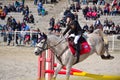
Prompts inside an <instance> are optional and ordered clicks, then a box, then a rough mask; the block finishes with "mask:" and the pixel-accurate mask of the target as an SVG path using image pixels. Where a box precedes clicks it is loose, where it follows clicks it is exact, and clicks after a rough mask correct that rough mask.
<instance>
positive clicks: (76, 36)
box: [69, 34, 81, 44]
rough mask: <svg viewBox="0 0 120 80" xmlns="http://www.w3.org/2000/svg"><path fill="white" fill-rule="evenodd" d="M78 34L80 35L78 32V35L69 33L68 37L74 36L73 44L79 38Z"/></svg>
mask: <svg viewBox="0 0 120 80" xmlns="http://www.w3.org/2000/svg"><path fill="white" fill-rule="evenodd" d="M80 36H81V35H80V34H78V35H75V34H70V35H69V37H75V38H74V43H75V44H77V43H78V40H79V38H80Z"/></svg>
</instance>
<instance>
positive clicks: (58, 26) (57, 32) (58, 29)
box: [54, 20, 61, 35]
mask: <svg viewBox="0 0 120 80" xmlns="http://www.w3.org/2000/svg"><path fill="white" fill-rule="evenodd" d="M60 31H61V29H60V23H59V20H58V22H57V23H56V24H55V25H54V33H55V34H56V35H59V34H60Z"/></svg>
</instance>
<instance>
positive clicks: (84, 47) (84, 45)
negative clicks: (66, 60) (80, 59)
mask: <svg viewBox="0 0 120 80" xmlns="http://www.w3.org/2000/svg"><path fill="white" fill-rule="evenodd" d="M69 48H70V50H71V52H72V54H73V55H75V48H74V47H73V45H71V44H69ZM90 51H91V48H90V46H89V44H88V42H82V43H81V49H80V55H82V54H87V53H89V52H90Z"/></svg>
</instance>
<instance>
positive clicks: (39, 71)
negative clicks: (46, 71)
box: [37, 55, 42, 80]
mask: <svg viewBox="0 0 120 80" xmlns="http://www.w3.org/2000/svg"><path fill="white" fill-rule="evenodd" d="M41 59H42V55H40V56H38V79H37V80H40V79H41Z"/></svg>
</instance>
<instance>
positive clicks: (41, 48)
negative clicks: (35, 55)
mask: <svg viewBox="0 0 120 80" xmlns="http://www.w3.org/2000/svg"><path fill="white" fill-rule="evenodd" d="M45 45H47V47H46V48H45ZM36 47H38V49H39V50H42V51H44V50H47V49H48V44H47V41H46V40H45V41H44V43H43V46H42V47H40V46H36Z"/></svg>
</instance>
